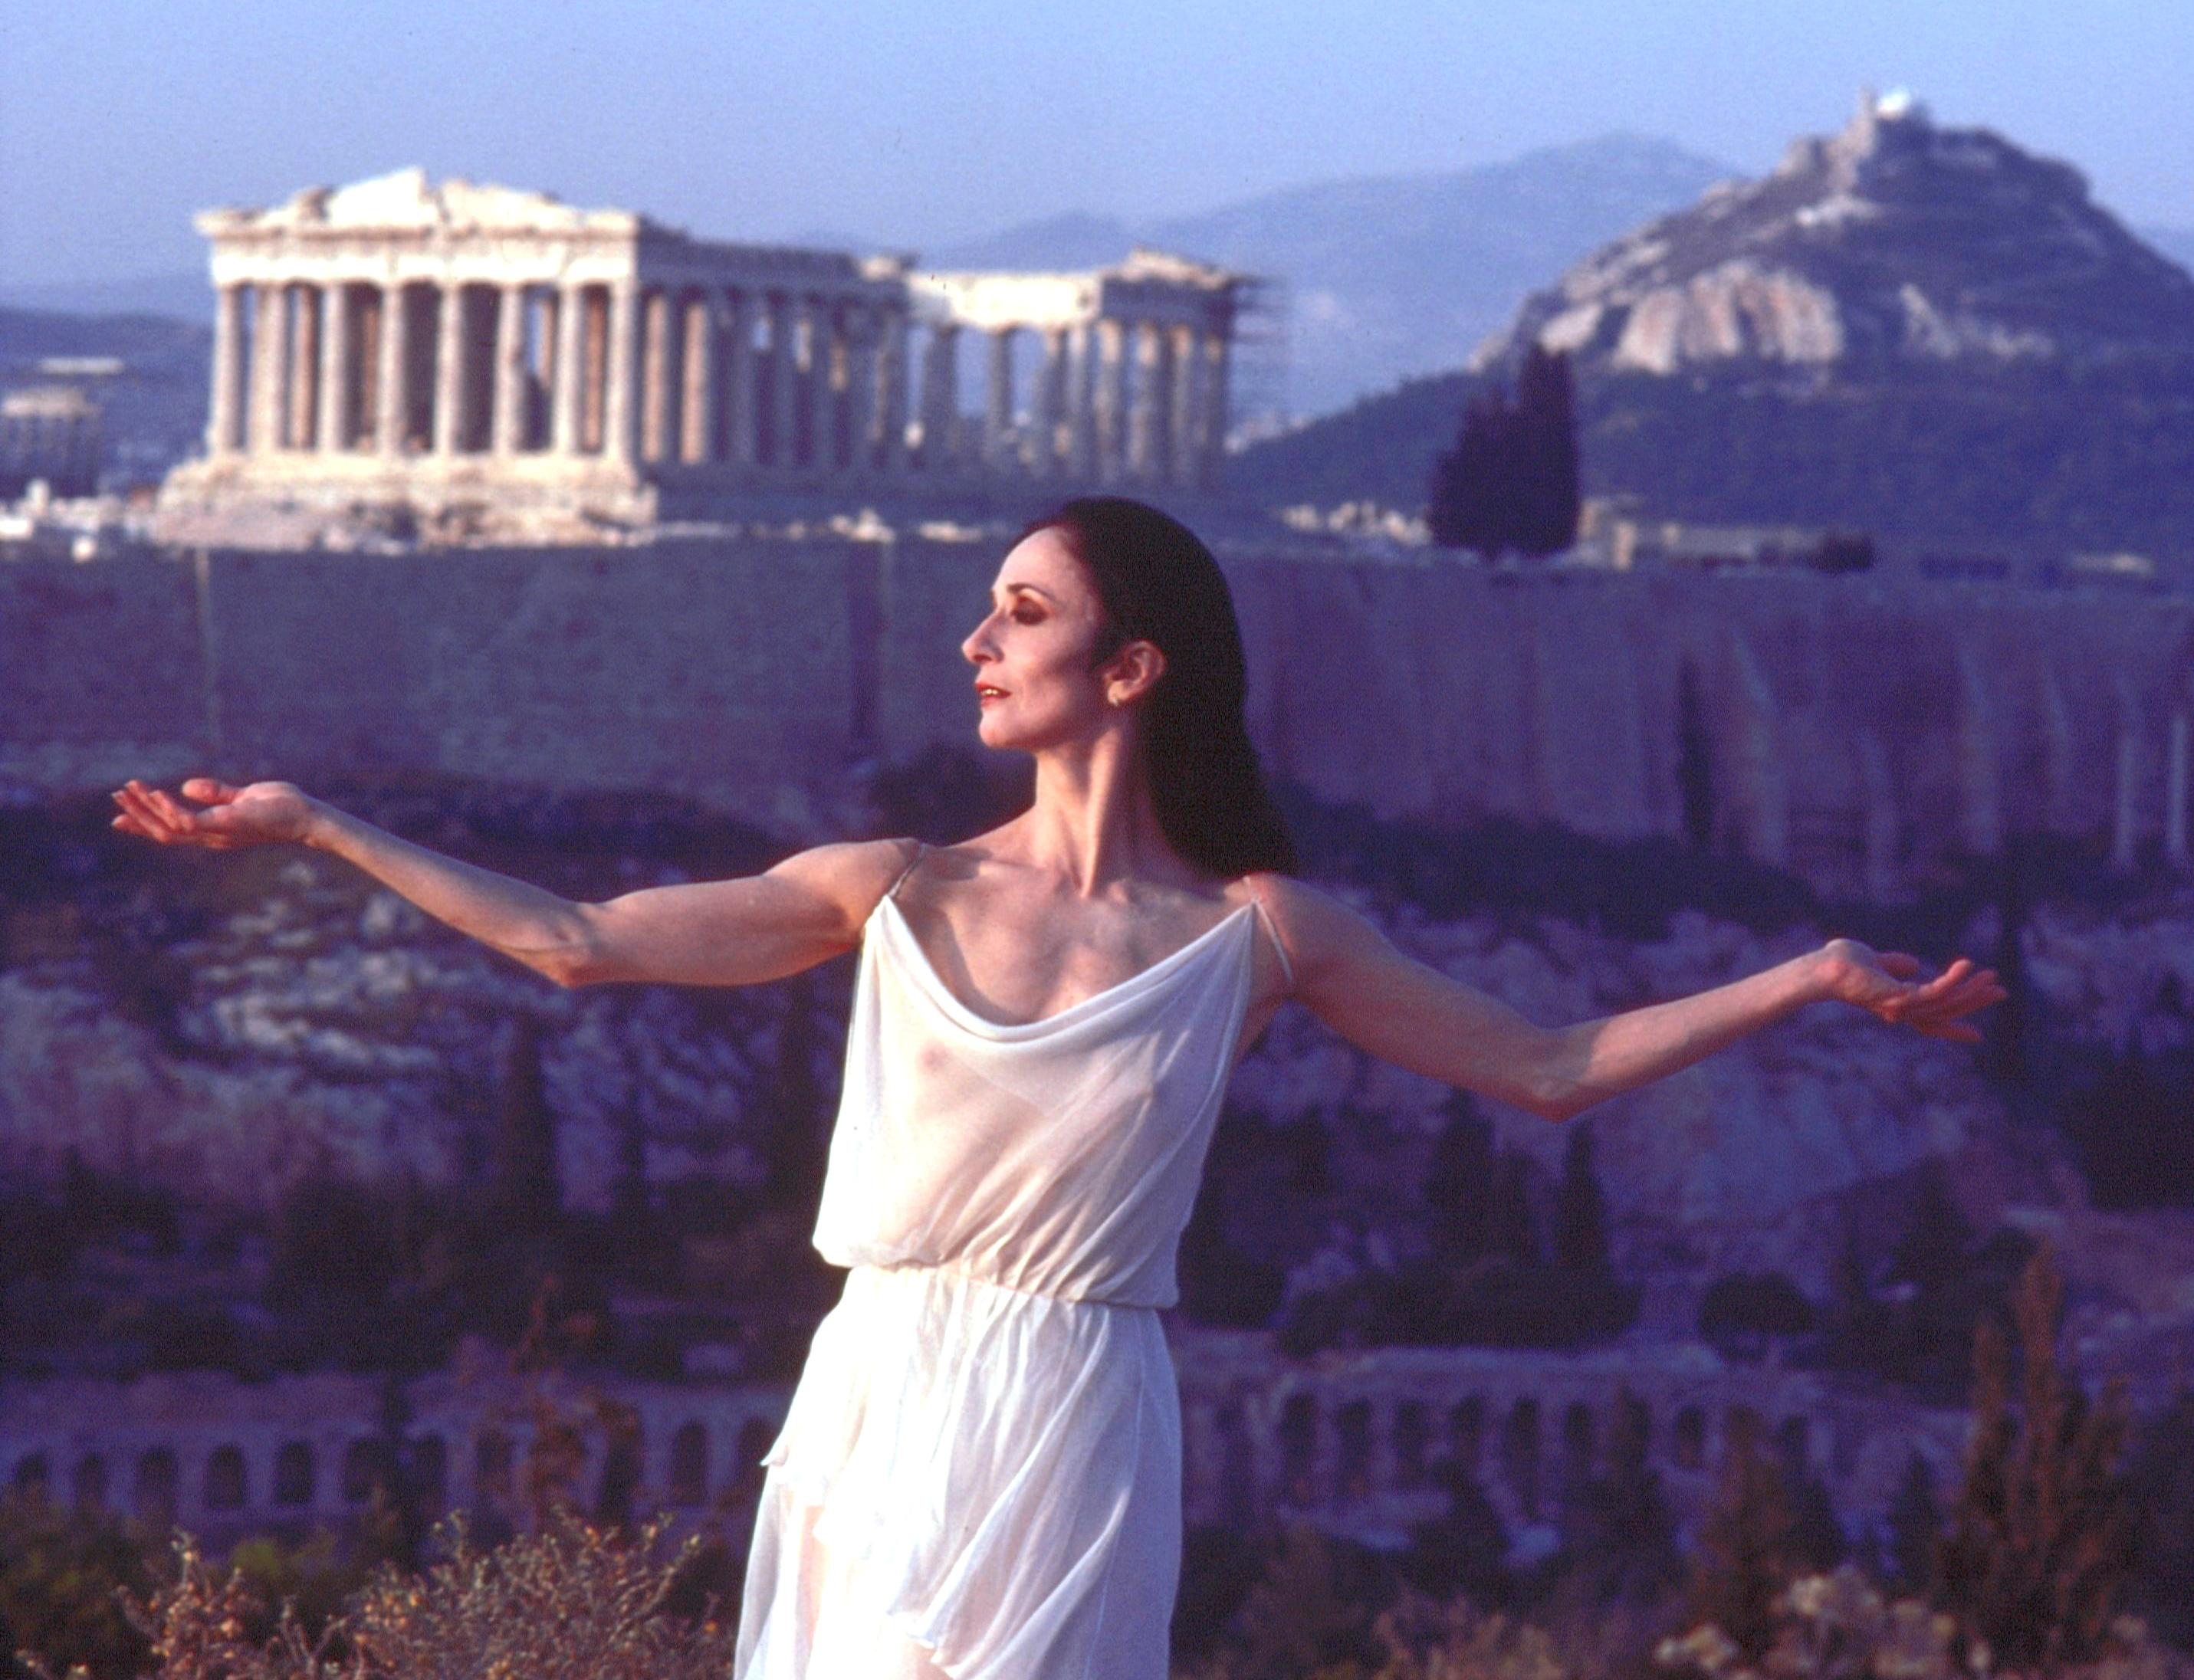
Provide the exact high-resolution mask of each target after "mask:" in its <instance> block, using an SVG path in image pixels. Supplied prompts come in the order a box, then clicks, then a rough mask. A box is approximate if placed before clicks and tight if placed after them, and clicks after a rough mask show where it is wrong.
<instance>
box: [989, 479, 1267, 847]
mask: <svg viewBox="0 0 2194 1680" xmlns="http://www.w3.org/2000/svg"><path fill="white" fill-rule="evenodd" d="M1040 530H1055V531H1057V532H1059V533H1060V536H1062V537H1064V538H1065V542H1066V545H1067V547H1068V548H1070V549H1071V550H1072V551H1073V553H1074V557H1075V558H1076V559H1078V560H1080V561H1081V562H1082V565H1083V570H1085V571H1087V572H1088V574H1089V578H1090V582H1092V583H1093V584H1094V586H1095V588H1096V590H1097V598H1098V599H1099V601H1100V603H1102V605H1103V606H1104V609H1105V620H1106V629H1105V631H1104V633H1103V634H1102V635H1101V636H1100V639H1099V641H1098V645H1097V650H1096V655H1095V657H1096V659H1097V661H1098V662H1100V663H1101V662H1103V661H1105V660H1106V659H1109V658H1111V657H1112V656H1113V655H1114V654H1115V653H1117V652H1118V651H1120V649H1121V648H1123V647H1124V646H1126V645H1127V644H1128V643H1129V642H1131V641H1146V642H1149V643H1151V644H1152V645H1153V646H1154V647H1156V648H1157V651H1159V652H1160V653H1162V654H1163V655H1164V656H1165V670H1164V673H1163V674H1162V675H1161V676H1160V677H1159V679H1158V680H1157V685H1155V686H1154V687H1153V688H1152V691H1151V692H1150V695H1149V697H1147V698H1146V699H1145V700H1144V702H1142V705H1143V760H1144V772H1145V774H1146V776H1147V777H1148V778H1149V783H1150V789H1151V802H1152V805H1153V806H1155V807H1156V808H1157V818H1158V825H1159V827H1160V828H1162V829H1164V831H1165V837H1166V839H1167V840H1168V841H1169V843H1170V844H1171V845H1172V846H1173V849H1174V850H1175V851H1178V852H1179V853H1180V855H1181V856H1182V857H1184V858H1186V859H1187V860H1188V862H1190V863H1193V864H1194V865H1196V867H1197V868H1198V869H1203V870H1206V871H1208V872H1209V873H1210V874H1215V875H1220V876H1223V877H1226V878H1227V879H1230V880H1231V879H1232V878H1233V877H1234V876H1236V875H1240V874H1247V873H1248V872H1249V871H1250V870H1252V869H1276V870H1280V871H1283V872H1289V873H1291V872H1292V871H1293V870H1294V869H1295V845H1294V842H1293V841H1291V840H1289V838H1288V831H1287V826H1286V824H1285V823H1283V822H1282V821H1281V818H1280V813H1279V810H1278V807H1277V806H1274V805H1273V803H1272V795H1271V794H1270V792H1269V791H1267V789H1266V786H1265V778H1264V775H1263V772H1262V771H1261V770H1260V769H1259V768H1258V765H1257V750H1256V748H1255V747H1253V746H1251V745H1250V743H1249V727H1248V725H1247V724H1246V722H1245V721H1244V720H1243V702H1244V700H1245V699H1246V697H1247V694H1248V689H1249V673H1248V666H1247V662H1246V661H1245V660H1244V659H1243V654H1242V629H1241V626H1240V624H1239V623H1238V622H1237V621H1236V619H1235V616H1234V595H1233V592H1232V590H1231V589H1229V588H1227V587H1226V573H1224V572H1223V571H1220V569H1219V562H1218V561H1217V560H1216V559H1213V558H1212V553H1211V550H1210V549H1209V548H1206V547H1205V546H1204V544H1203V539H1202V538H1200V537H1198V536H1197V535H1196V533H1195V532H1194V531H1192V530H1189V528H1188V527H1187V526H1186V525H1183V524H1181V522H1180V520H1178V519H1175V518H1173V517H1172V516H1171V515H1170V514H1167V513H1160V512H1159V511H1158V510H1157V508H1155V507H1150V506H1148V505H1146V503H1143V502H1135V501H1132V500H1130V499H1129V498H1128V497H1126V496H1077V497H1075V498H1074V499H1073V500H1072V501H1071V502H1062V503H1060V506H1058V507H1054V509H1052V511H1051V512H1049V513H1046V514H1044V515H1043V516H1042V518H1040V519H1034V520H1032V521H1031V522H1030V524H1029V525H1028V528H1027V529H1026V530H1024V531H1022V533H1021V536H1023V537H1028V536H1033V535H1035V534H1036V533H1037V531H1040Z"/></svg>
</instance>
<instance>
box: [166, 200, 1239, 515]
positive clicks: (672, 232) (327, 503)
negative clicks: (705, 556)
mask: <svg viewBox="0 0 2194 1680" xmlns="http://www.w3.org/2000/svg"><path fill="white" fill-rule="evenodd" d="M198 227H199V229H200V230H201V231H202V232H204V234H205V235H206V236H207V238H209V239H210V241H211V242H212V245H213V259H212V263H213V279H214V285H215V293H216V297H217V312H216V315H215V343H214V366H213V391H212V403H211V408H210V416H211V417H210V423H209V426H208V428H207V437H206V454H205V456H204V459H203V460H201V461H197V462H191V463H188V464H187V465H186V466H185V467H181V468H179V469H178V470H177V471H176V472H175V473H173V474H171V475H170V477H169V481H168V484H167V486H166V488H165V490H164V493H163V497H162V517H163V523H164V526H165V528H166V530H167V531H168V534H169V536H173V537H175V538H179V539H182V540H190V539H192V538H194V537H195V538H198V539H199V540H221V541H239V540H241V541H246V542H250V541H255V540H256V541H262V542H267V543H270V544H289V543H293V542H301V541H313V540H319V539H322V538H325V537H326V536H329V535H330V534H332V533H334V532H336V531H338V530H353V531H363V532H367V533H370V532H372V531H374V530H382V531H384V532H386V533H388V534H391V535H395V536H404V535H406V534H410V533H412V532H416V533H419V534H423V535H426V536H429V537H433V538H439V539H444V540H467V539H477V540H485V541H509V540H544V539H546V540H556V539H559V538H571V539H580V540H588V539H594V540H598V539H599V538H600V537H601V536H603V535H604V534H605V533H606V532H610V531H614V530H618V529H626V530H639V529H645V528H647V527H650V526H652V525H658V524H661V523H664V522H669V521H681V520H711V519H731V518H737V517H741V516H743V515H745V514H747V513H751V512H752V511H754V510H755V508H756V507H758V506H767V505H769V504H770V503H771V502H772V501H774V502H784V501H786V500H788V499H790V500H794V501H802V500H804V501H806V502H823V503H833V502H835V503H837V504H840V505H846V506H851V505H859V503H861V502H894V501H902V502H940V501H942V502H950V501H952V500H954V499H956V498H958V499H962V500H964V499H966V498H967V497H968V496H970V495H975V496H981V495H983V494H985V492H990V493H995V492H996V491H997V490H999V489H1001V488H1002V487H1004V486H1008V485H1026V484H1027V483H1028V482H1029V481H1031V480H1044V481H1055V482H1057V483H1058V484H1059V485H1060V486H1061V487H1062V488H1064V487H1066V486H1069V485H1085V486H1095V485H1144V486H1148V487H1152V488H1154V489H1155V488H1165V489H1171V490H1200V489H1206V488H1209V487H1210V486H1212V485H1214V484H1215V481H1216V476H1217V471H1218V463H1219V455H1220V441H1221V440H1222V439H1224V437H1225V435H1226V407H1227V365H1228V355H1229V348H1230V345H1231V341H1232V331H1233V324H1234V313H1235V303H1236V296H1237V292H1238V289H1239V288H1240V286H1241V285H1242V284H1243V281H1242V277H1238V276H1235V275H1232V274H1230V273H1228V272H1226V271H1223V270H1220V269H1215V268H1210V267H1205V266H1203V265H1201V264H1198V263H1193V262H1190V261H1186V260H1185V259H1181V258H1178V257H1173V256H1169V255H1165V254H1163V253H1159V252H1153V251H1143V250H1138V251H1136V252H1135V253H1134V254H1133V255H1131V256H1129V259H1128V260H1127V261H1125V262H1123V263H1122V264H1120V265H1118V266H1117V267H1113V268H1110V269H1104V270H1098V271H1094V272H1086V273H1067V274H1044V275H967V274H934V275H932V274H922V273H918V272H916V271H915V268H914V265H913V261H912V259H911V258H909V257H906V256H903V255H902V256H881V257H870V258H865V259H856V258H854V257H853V256H851V255H847V254H845V253H842V252H835V251H824V250H813V249H798V248H793V247H785V246H770V245H748V244H727V243H722V242H716V241H708V240H700V239H696V238H691V237H690V236H688V235H687V234H686V233H684V232H680V231H679V230H677V229H675V228H670V227H667V226H662V225H660V224H658V223H656V222H653V221H649V220H648V219H647V218H646V217H645V216H641V215H635V214H633V213H631V212H629V211H624V210H582V209H574V208H572V207H571V206H569V205H566V204H561V203H560V202H559V201H557V200H556V199H554V198H549V197H548V196H546V195H543V194H539V193H531V192H515V191H512V190H510V189H508V188H504V187H499V186H474V185H472V184H471V183H469V182H466V181H446V182H444V183H443V184H441V185H439V186H434V185H430V184H429V182H428V180H427V178H426V176H425V175H424V174H423V172H422V171H420V170H416V169H411V170H405V171H401V172H399V173H398V174H395V175H386V176H382V177H381V178H379V179H377V180H374V181H365V182H361V183H359V184H357V185H355V186H347V187H343V188H341V189H328V188H314V189H312V190H310V191H307V192H301V193H298V194H296V196H295V197H293V198H291V199H290V201H289V202H288V203H287V204H283V205H280V206H278V207H276V208H274V209H264V210H248V209H224V210H213V211H209V212H207V213H205V214H204V215H200V216H199V217H198ZM964 331H980V332H982V333H984V334H985V335H986V336H987V339H988V345H989V358H988V385H987V389H986V391H985V398H986V403H985V408H984V410H983V412H982V415H981V416H980V418H979V420H978V421H973V422H970V421H968V419H967V418H966V417H964V416H962V414H961V412H960V406H959V390H958V386H959V364H960V349H961V347H960V340H961V336H962V333H963V332H964ZM1025 332H1026V333H1033V334H1035V335H1038V336H1039V337H1040V338H1041V341H1042V350H1043V362H1042V373H1041V376H1040V378H1039V379H1037V381H1034V383H1033V385H1032V386H1031V387H1030V388H1028V389H1026V390H1023V389H1020V388H1019V381H1017V380H1016V378H1015V356H1014V350H1015V343H1016V340H1017V338H1018V337H1019V335H1022V334H1023V333H1025Z"/></svg>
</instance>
